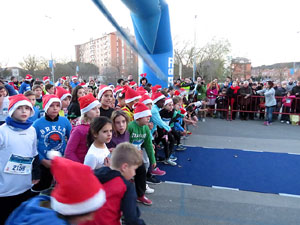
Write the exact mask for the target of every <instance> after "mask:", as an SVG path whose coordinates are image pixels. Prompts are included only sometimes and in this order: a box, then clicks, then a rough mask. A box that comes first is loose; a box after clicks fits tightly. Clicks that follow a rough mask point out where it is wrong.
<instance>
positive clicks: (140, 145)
mask: <svg viewBox="0 0 300 225" xmlns="http://www.w3.org/2000/svg"><path fill="white" fill-rule="evenodd" d="M143 143H144V140H138V141H133V142H132V144H133V145H134V146H135V147H136V148H137V149H138V150H142V145H143Z"/></svg>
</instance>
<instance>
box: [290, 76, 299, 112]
mask: <svg viewBox="0 0 300 225" xmlns="http://www.w3.org/2000/svg"><path fill="white" fill-rule="evenodd" d="M291 95H295V96H296V98H297V99H296V100H295V101H293V102H294V103H295V104H292V106H293V107H292V108H293V110H294V111H295V112H296V113H300V80H298V82H297V85H296V86H294V87H293V88H292V92H291Z"/></svg>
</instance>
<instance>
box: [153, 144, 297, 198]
mask: <svg viewBox="0 0 300 225" xmlns="http://www.w3.org/2000/svg"><path fill="white" fill-rule="evenodd" d="M175 154H176V156H177V157H178V160H177V163H178V165H177V166H175V167H173V166H169V165H163V164H161V163H159V164H158V166H159V168H160V169H163V170H165V171H166V172H167V174H166V175H165V176H162V177H161V179H162V180H163V181H173V182H181V183H190V184H193V185H202V186H209V187H211V186H222V187H228V188H238V189H240V190H245V191H255V192H265V193H276V194H278V193H286V194H294V195H300V155H291V154H286V153H272V152H251V151H243V150H233V149H212V148H201V147H187V150H186V151H184V152H176V153H175Z"/></svg>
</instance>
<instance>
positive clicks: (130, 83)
mask: <svg viewBox="0 0 300 225" xmlns="http://www.w3.org/2000/svg"><path fill="white" fill-rule="evenodd" d="M129 86H130V87H136V86H137V84H136V82H134V81H130V82H129Z"/></svg>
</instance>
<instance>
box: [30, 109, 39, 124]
mask: <svg viewBox="0 0 300 225" xmlns="http://www.w3.org/2000/svg"><path fill="white" fill-rule="evenodd" d="M33 109H34V115H33V116H32V117H29V120H30V121H31V122H34V121H36V120H37V119H39V118H40V117H41V112H40V110H39V108H38V107H37V106H34V107H33Z"/></svg>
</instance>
